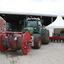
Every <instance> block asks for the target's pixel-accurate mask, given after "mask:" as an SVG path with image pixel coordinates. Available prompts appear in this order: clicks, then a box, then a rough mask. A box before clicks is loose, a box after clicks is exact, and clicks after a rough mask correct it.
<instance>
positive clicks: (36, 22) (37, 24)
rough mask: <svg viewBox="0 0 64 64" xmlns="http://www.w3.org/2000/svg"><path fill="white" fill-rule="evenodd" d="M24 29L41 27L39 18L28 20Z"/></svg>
mask: <svg viewBox="0 0 64 64" xmlns="http://www.w3.org/2000/svg"><path fill="white" fill-rule="evenodd" d="M26 22H27V25H26V27H41V26H42V24H41V21H40V19H39V18H28V19H27V21H26Z"/></svg>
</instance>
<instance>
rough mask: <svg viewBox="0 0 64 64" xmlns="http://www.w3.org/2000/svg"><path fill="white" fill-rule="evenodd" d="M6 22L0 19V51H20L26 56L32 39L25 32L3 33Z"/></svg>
mask: <svg viewBox="0 0 64 64" xmlns="http://www.w3.org/2000/svg"><path fill="white" fill-rule="evenodd" d="M5 29H6V21H5V20H4V19H3V18H1V17H0V51H6V50H8V49H9V48H10V49H11V50H12V51H17V50H19V49H21V50H22V52H23V54H25V55H27V54H28V52H29V51H30V49H31V45H32V41H31V39H32V37H31V35H30V33H29V32H28V31H26V32H24V33H23V32H9V31H5Z"/></svg>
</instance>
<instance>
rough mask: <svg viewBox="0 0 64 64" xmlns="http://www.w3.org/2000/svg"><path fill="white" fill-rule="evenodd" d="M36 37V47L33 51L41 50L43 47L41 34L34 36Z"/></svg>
mask: <svg viewBox="0 0 64 64" xmlns="http://www.w3.org/2000/svg"><path fill="white" fill-rule="evenodd" d="M33 36H34V46H32V48H33V49H39V48H40V47H41V35H40V34H33Z"/></svg>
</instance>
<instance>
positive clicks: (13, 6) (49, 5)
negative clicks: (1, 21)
mask: <svg viewBox="0 0 64 64" xmlns="http://www.w3.org/2000/svg"><path fill="white" fill-rule="evenodd" d="M0 11H10V12H28V13H42V14H58V13H61V14H63V15H64V0H0Z"/></svg>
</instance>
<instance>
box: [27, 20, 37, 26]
mask: <svg viewBox="0 0 64 64" xmlns="http://www.w3.org/2000/svg"><path fill="white" fill-rule="evenodd" d="M27 27H37V21H28V22H27Z"/></svg>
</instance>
